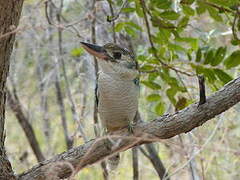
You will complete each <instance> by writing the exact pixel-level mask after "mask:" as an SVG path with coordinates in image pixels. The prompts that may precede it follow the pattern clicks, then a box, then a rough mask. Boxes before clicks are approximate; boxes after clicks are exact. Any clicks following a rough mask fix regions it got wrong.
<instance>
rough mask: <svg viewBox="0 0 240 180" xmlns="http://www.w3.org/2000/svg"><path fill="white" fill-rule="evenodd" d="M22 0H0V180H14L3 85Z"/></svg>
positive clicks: (7, 70)
mask: <svg viewBox="0 0 240 180" xmlns="http://www.w3.org/2000/svg"><path fill="white" fill-rule="evenodd" d="M22 4H23V0H8V1H5V0H0V179H1V180H4V179H8V180H10V179H15V176H14V174H13V171H12V167H11V164H10V162H9V161H8V159H7V156H6V152H5V148H4V140H5V130H4V124H5V102H6V92H5V84H6V79H7V76H8V72H9V59H10V55H11V52H12V48H13V42H14V40H15V34H14V33H10V32H11V31H13V30H15V29H16V27H17V26H18V22H19V18H20V14H21V10H22Z"/></svg>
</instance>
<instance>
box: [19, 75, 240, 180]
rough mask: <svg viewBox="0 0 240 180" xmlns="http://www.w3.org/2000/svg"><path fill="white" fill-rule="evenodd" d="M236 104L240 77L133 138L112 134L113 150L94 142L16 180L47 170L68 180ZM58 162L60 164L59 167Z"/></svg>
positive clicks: (142, 127)
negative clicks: (113, 140) (102, 161)
mask: <svg viewBox="0 0 240 180" xmlns="http://www.w3.org/2000/svg"><path fill="white" fill-rule="evenodd" d="M239 101H240V77H239V78H237V79H235V80H233V81H231V82H229V83H228V84H226V85H225V86H224V87H223V88H222V89H220V90H219V91H217V92H215V93H214V94H213V95H211V96H210V97H208V98H207V101H206V103H204V104H202V105H200V106H198V103H194V104H192V105H190V106H189V107H187V108H185V109H183V110H181V111H179V112H176V113H174V114H172V115H166V116H162V117H159V118H157V119H155V120H153V121H150V122H140V123H139V124H137V125H136V126H135V128H134V129H133V131H134V136H132V135H130V134H129V133H128V131H127V129H123V130H121V131H119V132H116V134H115V135H114V136H115V137H116V136H118V138H119V136H121V142H119V143H118V146H117V147H114V148H109V146H107V144H109V143H107V139H106V138H104V137H101V138H98V139H94V140H91V141H89V142H87V143H85V144H83V145H81V146H78V147H76V148H73V149H71V150H69V151H68V152H64V153H62V154H59V155H56V156H55V157H53V158H52V159H50V160H46V161H44V162H42V163H40V164H38V165H37V166H34V167H33V168H32V169H30V170H28V171H26V172H24V173H23V174H21V175H19V179H20V180H22V179H28V180H30V179H38V180H41V179H46V177H47V176H49V172H50V171H51V168H53V169H54V173H55V174H56V175H57V176H58V177H60V178H66V177H69V176H70V175H72V167H74V168H75V172H73V173H76V172H77V171H79V170H80V169H82V168H84V167H86V166H87V165H91V164H94V163H96V162H99V161H101V160H103V159H104V158H106V157H108V156H111V155H113V154H115V153H117V152H119V151H125V150H126V149H129V148H131V147H133V146H135V145H139V144H143V143H147V142H155V141H158V140H159V139H168V138H171V137H173V136H176V135H178V134H181V133H186V132H189V131H191V130H192V129H194V128H196V127H198V126H201V125H202V124H203V123H205V122H206V121H208V120H210V119H212V118H214V117H215V116H217V115H219V114H221V113H222V112H224V111H226V110H228V109H229V108H231V107H232V106H234V105H235V104H237V103H238V102H239ZM112 138H114V137H112ZM60 162H63V163H61V164H59V163H60ZM64 162H65V163H64ZM69 164H70V165H71V166H69ZM56 166H57V168H56Z"/></svg>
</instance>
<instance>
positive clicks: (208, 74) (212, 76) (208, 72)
mask: <svg viewBox="0 0 240 180" xmlns="http://www.w3.org/2000/svg"><path fill="white" fill-rule="evenodd" d="M203 74H204V76H205V77H206V78H207V80H208V81H209V82H210V83H214V82H215V81H216V80H217V78H216V76H215V72H214V71H213V69H207V68H204V69H203Z"/></svg>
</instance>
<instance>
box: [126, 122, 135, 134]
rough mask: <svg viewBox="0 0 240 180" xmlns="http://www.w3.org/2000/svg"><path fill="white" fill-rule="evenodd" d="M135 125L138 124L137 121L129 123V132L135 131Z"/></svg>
mask: <svg viewBox="0 0 240 180" xmlns="http://www.w3.org/2000/svg"><path fill="white" fill-rule="evenodd" d="M134 126H136V123H135V122H129V124H128V132H129V133H131V134H133V133H134V132H133V128H134Z"/></svg>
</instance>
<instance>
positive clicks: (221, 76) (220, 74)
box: [214, 69, 233, 84]
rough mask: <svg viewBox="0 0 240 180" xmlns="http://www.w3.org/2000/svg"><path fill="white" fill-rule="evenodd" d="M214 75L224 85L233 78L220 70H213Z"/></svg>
mask: <svg viewBox="0 0 240 180" xmlns="http://www.w3.org/2000/svg"><path fill="white" fill-rule="evenodd" d="M214 72H215V74H216V75H217V77H218V79H219V80H220V81H222V82H223V83H224V84H226V83H228V82H229V81H231V80H233V78H232V77H231V76H230V75H229V74H227V73H226V72H224V71H223V70H221V69H214Z"/></svg>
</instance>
